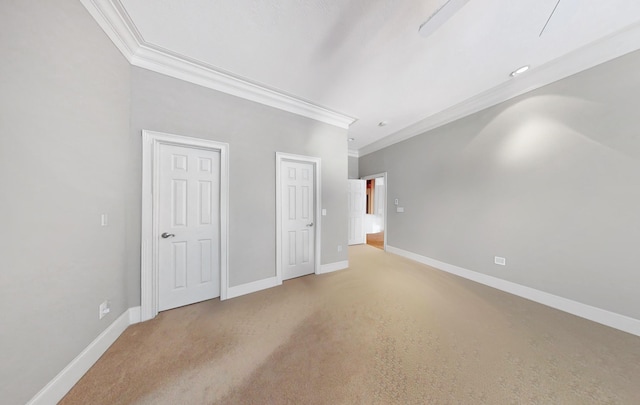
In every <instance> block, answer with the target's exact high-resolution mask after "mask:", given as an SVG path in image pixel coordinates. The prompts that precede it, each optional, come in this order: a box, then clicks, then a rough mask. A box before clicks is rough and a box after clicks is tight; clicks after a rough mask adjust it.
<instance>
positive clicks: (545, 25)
mask: <svg viewBox="0 0 640 405" xmlns="http://www.w3.org/2000/svg"><path fill="white" fill-rule="evenodd" d="M560 1H562V0H558V2H557V3H556V6H555V7H554V8H553V11H551V14H550V15H549V18H547V22H546V23H544V27H542V31H540V35H538V37H541V36H542V33H543V32H544V30H545V29H546V28H547V25H549V21H551V17H553V14H554V13H555V12H556V9H557V8H558V5H559V4H560Z"/></svg>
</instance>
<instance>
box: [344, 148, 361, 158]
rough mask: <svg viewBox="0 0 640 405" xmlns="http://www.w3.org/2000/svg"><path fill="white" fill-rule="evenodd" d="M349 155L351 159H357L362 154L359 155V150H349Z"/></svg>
mask: <svg viewBox="0 0 640 405" xmlns="http://www.w3.org/2000/svg"><path fill="white" fill-rule="evenodd" d="M347 154H348V155H349V156H350V157H355V158H357V157H360V154H359V153H358V151H357V150H354V149H349V151H348V152H347Z"/></svg>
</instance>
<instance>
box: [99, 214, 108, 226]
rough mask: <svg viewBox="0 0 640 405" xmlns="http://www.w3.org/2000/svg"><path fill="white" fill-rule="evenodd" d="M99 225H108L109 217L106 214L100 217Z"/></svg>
mask: <svg viewBox="0 0 640 405" xmlns="http://www.w3.org/2000/svg"><path fill="white" fill-rule="evenodd" d="M100 225H101V226H107V225H109V216H108V215H107V214H102V215H101V216H100Z"/></svg>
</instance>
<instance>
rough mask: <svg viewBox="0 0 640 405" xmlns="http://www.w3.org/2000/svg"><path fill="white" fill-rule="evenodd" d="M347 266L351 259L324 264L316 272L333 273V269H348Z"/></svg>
mask: <svg viewBox="0 0 640 405" xmlns="http://www.w3.org/2000/svg"><path fill="white" fill-rule="evenodd" d="M347 267H349V260H344V261H341V262H335V263H328V264H323V265H321V266H320V270H318V271H317V272H316V274H325V273H331V272H332V271H338V270H343V269H346V268H347Z"/></svg>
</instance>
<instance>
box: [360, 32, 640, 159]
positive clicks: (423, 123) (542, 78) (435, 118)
mask: <svg viewBox="0 0 640 405" xmlns="http://www.w3.org/2000/svg"><path fill="white" fill-rule="evenodd" d="M638 49H640V24H633V25H630V26H628V27H626V28H624V29H622V30H620V31H618V32H616V33H613V34H611V35H609V36H607V37H604V38H601V39H600V40H597V41H594V42H592V43H590V44H588V45H585V46H584V47H582V48H579V49H576V50H574V51H572V52H570V53H568V54H566V55H564V56H562V57H559V58H556V59H554V60H552V61H550V62H547V63H545V64H544V65H540V66H538V67H534V68H532V69H529V71H527V73H525V74H523V75H521V76H518V77H516V78H511V79H509V80H507V81H505V82H503V83H501V84H499V85H498V86H495V87H493V88H491V89H489V90H487V91H484V92H482V93H480V94H478V95H476V96H474V97H471V98H469V99H467V100H465V101H463V102H461V103H459V104H456V105H454V106H452V107H449V108H447V109H445V110H443V111H441V112H439V113H436V114H433V115H431V116H429V117H426V118H424V119H422V120H420V121H418V122H416V123H415V124H412V125H410V126H408V127H406V128H404V129H401V130H400V131H398V132H395V133H393V134H391V135H389V136H386V137H385V138H382V139H379V140H377V141H375V142H373V143H370V144H369V145H366V146H364V147H362V148H360V149H358V152H359V156H360V157H362V156H365V155H368V154H370V153H373V152H376V151H378V150H380V149H384V148H386V147H388V146H391V145H393V144H396V143H398V142H402V141H404V140H406V139H409V138H412V137H414V136H417V135H420V134H423V133H425V132H428V131H430V130H432V129H435V128H438V127H441V126H443V125H446V124H448V123H450V122H453V121H456V120H458V119H460V118H463V117H466V116H468V115H471V114H473V113H476V112H478V111H481V110H484V109H486V108H489V107H492V106H495V105H497V104H500V103H502V102H505V101H507V100H510V99H512V98H514V97H517V96H520V95H522V94H525V93H528V92H530V91H532V90H535V89H538V88H540V87H543V86H546V85H548V84H551V83H553V82H556V81H558V80H561V79H564V78H567V77H569V76H571V75H574V74H576V73H579V72H581V71H583V70H587V69H589V68H592V67H594V66H597V65H599V64H602V63H605V62H608V61H610V60H612V59H615V58H617V57H620V56H622V55H625V54H627V53H629V52H633V51H636V50H638Z"/></svg>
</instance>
